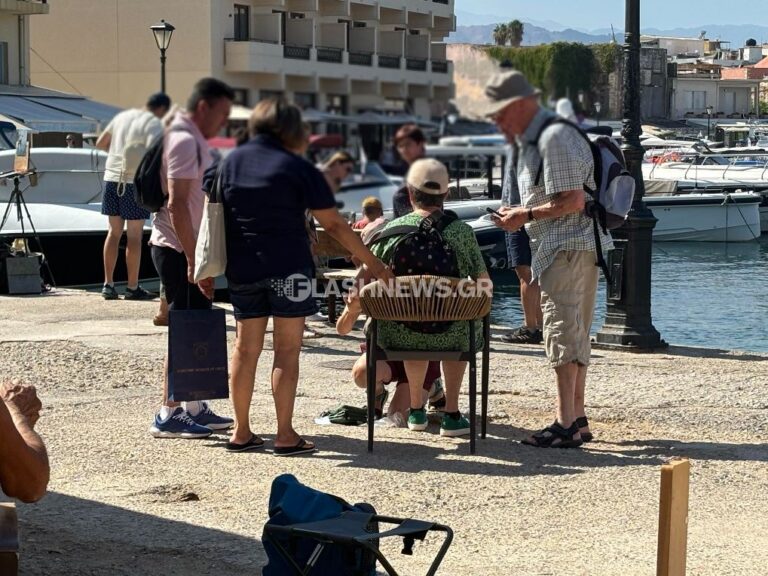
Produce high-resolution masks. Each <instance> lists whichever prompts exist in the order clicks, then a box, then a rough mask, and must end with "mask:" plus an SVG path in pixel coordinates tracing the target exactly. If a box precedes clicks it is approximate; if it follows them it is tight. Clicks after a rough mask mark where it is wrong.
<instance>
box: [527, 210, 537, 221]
mask: <svg viewBox="0 0 768 576" xmlns="http://www.w3.org/2000/svg"><path fill="white" fill-rule="evenodd" d="M534 220H536V218H534V217H533V208H528V222H533V221H534Z"/></svg>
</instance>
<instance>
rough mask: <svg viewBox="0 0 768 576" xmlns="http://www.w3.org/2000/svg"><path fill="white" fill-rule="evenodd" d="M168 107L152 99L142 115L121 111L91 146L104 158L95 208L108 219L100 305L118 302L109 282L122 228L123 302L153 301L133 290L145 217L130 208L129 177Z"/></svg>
mask: <svg viewBox="0 0 768 576" xmlns="http://www.w3.org/2000/svg"><path fill="white" fill-rule="evenodd" d="M170 106H171V100H170V99H169V98H168V96H166V95H165V94H160V93H157V94H153V95H152V96H150V97H149V100H147V104H146V106H145V107H144V108H143V109H139V108H133V109H130V110H124V111H123V112H120V113H119V114H118V115H117V116H115V117H114V118H113V119H112V121H111V122H110V123H109V125H108V126H107V128H106V129H105V130H104V132H103V133H102V135H101V136H100V137H99V139H98V141H97V142H96V148H98V149H100V150H104V151H108V152H109V155H108V156H107V163H106V167H105V170H104V197H103V199H102V202H101V213H102V214H104V215H105V216H108V217H109V232H108V233H107V239H106V240H105V242H104V287H103V288H102V290H101V295H102V296H103V297H104V299H105V300H116V299H117V297H118V294H117V290H115V286H114V279H113V276H114V272H115V265H116V263H117V252H118V246H119V244H120V238H121V237H122V235H123V229H124V228H126V227H127V233H128V242H127V244H126V250H125V262H126V268H127V272H128V287H127V289H126V291H125V296H124V297H125V299H126V300H147V299H152V298H154V297H155V295H154V294H152V293H150V292H147V291H146V290H144V289H143V288H142V287H141V286H139V265H140V264H141V237H142V234H143V232H144V222H145V221H146V220H147V218H149V212H147V211H146V210H144V209H143V208H142V207H140V206H139V205H138V204H137V203H136V198H135V187H134V185H133V177H134V174H135V172H136V168H138V164H139V162H140V161H141V158H142V156H143V154H144V152H145V151H146V149H147V148H149V146H150V145H151V143H152V141H153V140H154V139H155V138H157V137H158V136H159V135H160V134H162V132H163V127H162V124H161V123H160V120H159V119H160V118H162V117H163V116H164V115H165V114H166V113H167V112H168V109H169V108H170ZM126 225H127V226H126Z"/></svg>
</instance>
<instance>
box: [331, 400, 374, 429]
mask: <svg viewBox="0 0 768 576" xmlns="http://www.w3.org/2000/svg"><path fill="white" fill-rule="evenodd" d="M321 416H327V417H328V420H330V421H331V424H341V425H343V426H359V425H360V424H365V423H366V422H367V421H368V410H367V409H366V408H358V407H357V406H347V405H343V406H337V407H336V408H334V409H333V410H327V411H326V412H323V413H322V414H321Z"/></svg>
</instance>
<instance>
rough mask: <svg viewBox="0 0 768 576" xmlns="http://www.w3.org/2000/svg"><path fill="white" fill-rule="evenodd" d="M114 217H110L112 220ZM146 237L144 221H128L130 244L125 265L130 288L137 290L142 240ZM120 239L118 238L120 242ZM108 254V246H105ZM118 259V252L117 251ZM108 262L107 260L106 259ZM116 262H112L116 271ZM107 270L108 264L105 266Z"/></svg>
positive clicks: (128, 244)
mask: <svg viewBox="0 0 768 576" xmlns="http://www.w3.org/2000/svg"><path fill="white" fill-rule="evenodd" d="M111 218H112V217H111V216H110V219H111ZM143 235H144V220H128V221H127V236H128V242H127V244H126V246H125V264H126V269H127V272H128V288H130V289H131V290H135V289H136V288H138V286H139V266H140V265H141V239H142V236H143ZM119 240H120V238H119V237H118V241H119ZM105 253H106V246H105ZM115 258H117V250H115ZM105 262H106V258H105ZM114 267H115V262H114V261H113V262H112V269H113V270H114ZM105 270H106V264H105Z"/></svg>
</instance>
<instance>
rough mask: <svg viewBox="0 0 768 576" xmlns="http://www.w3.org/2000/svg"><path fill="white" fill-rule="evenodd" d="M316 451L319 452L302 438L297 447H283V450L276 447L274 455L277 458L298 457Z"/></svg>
mask: <svg viewBox="0 0 768 576" xmlns="http://www.w3.org/2000/svg"><path fill="white" fill-rule="evenodd" d="M315 450H317V446H315V445H314V444H312V443H311V442H307V441H306V440H304V438H301V439H299V443H298V444H296V446H283V447H282V448H278V447H277V446H275V450H274V452H273V454H274V455H275V456H298V455H299V454H309V453H311V452H314V451H315Z"/></svg>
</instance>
